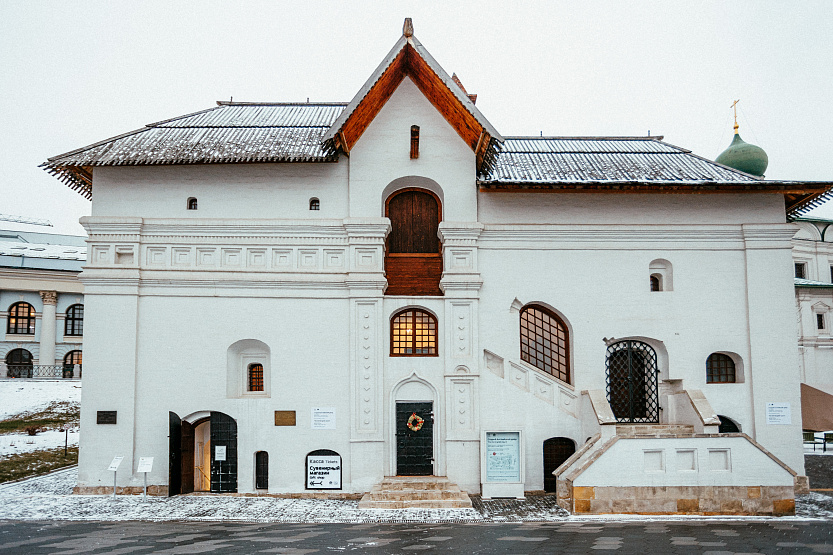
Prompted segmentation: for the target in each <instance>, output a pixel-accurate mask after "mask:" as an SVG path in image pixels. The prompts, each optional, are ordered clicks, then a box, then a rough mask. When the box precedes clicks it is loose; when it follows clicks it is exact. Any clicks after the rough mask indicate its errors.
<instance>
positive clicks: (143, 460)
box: [136, 457, 153, 472]
mask: <svg viewBox="0 0 833 555" xmlns="http://www.w3.org/2000/svg"><path fill="white" fill-rule="evenodd" d="M152 469H153V457H139V466H138V468H136V472H150V471H151V470H152Z"/></svg>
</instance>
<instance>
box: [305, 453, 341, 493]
mask: <svg viewBox="0 0 833 555" xmlns="http://www.w3.org/2000/svg"><path fill="white" fill-rule="evenodd" d="M333 453H334V451H333ZM307 489H341V456H340V455H337V454H334V455H313V454H309V455H307Z"/></svg>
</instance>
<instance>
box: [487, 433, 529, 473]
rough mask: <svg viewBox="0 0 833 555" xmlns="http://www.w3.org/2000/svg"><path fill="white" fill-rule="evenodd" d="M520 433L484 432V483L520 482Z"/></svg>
mask: <svg viewBox="0 0 833 555" xmlns="http://www.w3.org/2000/svg"><path fill="white" fill-rule="evenodd" d="M520 436H521V434H520V432H486V481H487V482H520V481H521V437H520Z"/></svg>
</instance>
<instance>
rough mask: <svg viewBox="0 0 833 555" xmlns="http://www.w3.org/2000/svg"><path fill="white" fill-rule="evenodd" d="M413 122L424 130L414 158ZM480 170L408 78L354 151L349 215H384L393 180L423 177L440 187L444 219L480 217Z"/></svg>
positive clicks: (460, 142) (468, 150) (361, 138)
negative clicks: (477, 175)
mask: <svg viewBox="0 0 833 555" xmlns="http://www.w3.org/2000/svg"><path fill="white" fill-rule="evenodd" d="M412 125H418V126H419V128H420V129H419V158H417V159H415V160H412V159H411V158H410V144H411V126H412ZM475 173H476V172H475V156H474V152H473V151H472V149H471V147H470V146H469V145H467V144H466V143H464V142H463V140H462V139H461V138H460V135H458V134H457V132H456V131H455V130H454V128H453V127H451V125H450V124H449V123H448V122H447V121H446V120H445V119H444V118H443V116H442V115H441V114H440V113H439V112H438V111H437V110H436V108H434V106H433V105H431V103H430V102H429V101H428V100H427V99H426V98H425V97H424V96H423V95H422V93H421V92H420V90H419V89H418V88H417V86H416V85H415V84H414V83H413V81H411V79H410V78H409V77H405V79H404V80H403V81H402V83H401V84H400V85H399V87H398V88H397V89H396V91H395V92H394V93H393V95H392V96H391V97H390V99H389V100H388V101H387V103H386V104H385V105H384V107H383V108H382V109H381V110H380V111H379V113H378V114H377V115H376V117H375V119H374V120H373V121H372V122H371V124H370V125H369V126H368V127H367V129H366V130H365V132H364V133H363V134H362V136H361V137H360V138H359V140H358V142H356V144H355V145H354V146H353V149H352V150H351V151H350V215H351V217H354V218H355V217H378V216H381V215H384V201H385V199H384V198H382V192H383V191H384V190H385V188H386V187H387V186H388V184H389V183H390V182H391V181H393V180H395V179H400V178H404V177H408V176H418V177H422V178H427V179H430V180H433V181H434V182H436V183H437V184H438V185H439V187H440V188H441V190H442V193H443V194H442V195H440V197H441V198H442V200H443V205H442V209H443V220H444V221H452V222H458V221H475V220H476V218H477V215H476V214H477V199H476V191H477V189H476V187H475V183H474V179H475ZM402 186H403V187H404V186H408V183H407V181H405V180H403V182H402Z"/></svg>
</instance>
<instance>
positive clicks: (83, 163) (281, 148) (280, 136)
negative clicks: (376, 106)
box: [43, 102, 346, 198]
mask: <svg viewBox="0 0 833 555" xmlns="http://www.w3.org/2000/svg"><path fill="white" fill-rule="evenodd" d="M345 105H346V104H342V103H280V104H267V103H263V104H260V103H233V102H218V106H217V107H215V108H209V109H207V110H203V111H200V112H195V113H193V114H188V115H185V116H180V117H178V118H173V119H169V120H165V121H160V122H156V123H151V124H148V125H146V126H145V127H144V128H142V129H137V130H136V131H131V132H129V133H125V134H123V135H119V136H117V137H113V138H111V139H107V140H105V141H101V142H98V143H95V144H92V145H89V146H86V147H83V148H80V149H77V150H73V151H71V152H67V153H65V154H61V155H58V156H54V157H52V158H50V159H49V160H48V161H47V162H46V163H45V164H43V166H45V167H46V169H47V171H49V172H50V173H52V174H53V175H56V176H57V177H58V178H59V179H61V180H63V181H65V182H67V184H68V185H69V186H70V187H72V188H73V189H76V190H79V191H80V192H81V193H82V194H84V195H85V196H87V198H90V197H91V188H90V180H91V176H90V175H89V170H87V169H85V168H89V167H91V166H132V165H156V164H218V163H240V162H335V161H337V160H338V154H337V153H336V152H335V151H334V150H333V149H332V148H330V147H329V146H327V145H325V144H324V142H323V138H324V134H325V133H326V132H327V130H328V129H329V127H330V125H332V122H333V121H335V119H336V118H337V117H338V115H339V114H340V113H341V112H342V111H343V110H344V106H345Z"/></svg>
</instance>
